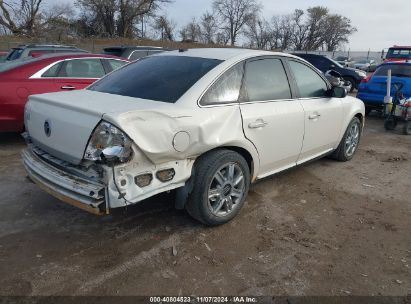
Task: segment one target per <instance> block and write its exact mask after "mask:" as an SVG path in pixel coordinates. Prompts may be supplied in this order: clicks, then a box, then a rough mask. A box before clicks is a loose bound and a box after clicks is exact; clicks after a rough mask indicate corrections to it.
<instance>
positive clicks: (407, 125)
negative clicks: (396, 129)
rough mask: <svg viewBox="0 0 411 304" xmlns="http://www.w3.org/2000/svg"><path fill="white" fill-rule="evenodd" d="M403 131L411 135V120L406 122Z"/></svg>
mask: <svg viewBox="0 0 411 304" xmlns="http://www.w3.org/2000/svg"><path fill="white" fill-rule="evenodd" d="M403 132H404V134H405V135H411V120H408V121H406V122H405V124H404V129H403Z"/></svg>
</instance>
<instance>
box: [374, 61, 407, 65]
mask: <svg viewBox="0 0 411 304" xmlns="http://www.w3.org/2000/svg"><path fill="white" fill-rule="evenodd" d="M385 65H406V66H411V60H402V61H388V62H384V63H382V64H381V65H380V66H385Z"/></svg>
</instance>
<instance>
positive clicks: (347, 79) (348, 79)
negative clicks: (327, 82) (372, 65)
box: [343, 77, 357, 93]
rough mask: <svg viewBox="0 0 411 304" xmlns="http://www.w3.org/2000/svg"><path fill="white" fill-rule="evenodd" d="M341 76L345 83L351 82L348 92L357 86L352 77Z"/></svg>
mask: <svg viewBox="0 0 411 304" xmlns="http://www.w3.org/2000/svg"><path fill="white" fill-rule="evenodd" d="M343 78H344V80H345V81H346V82H347V83H350V84H351V90H350V93H352V92H354V89H356V88H357V84H356V82H355V79H354V78H352V77H343Z"/></svg>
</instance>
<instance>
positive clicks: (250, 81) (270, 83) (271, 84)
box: [244, 58, 291, 101]
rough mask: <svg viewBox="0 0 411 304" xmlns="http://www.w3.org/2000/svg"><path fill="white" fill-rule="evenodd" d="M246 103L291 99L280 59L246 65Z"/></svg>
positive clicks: (263, 60) (261, 60) (258, 61)
mask: <svg viewBox="0 0 411 304" xmlns="http://www.w3.org/2000/svg"><path fill="white" fill-rule="evenodd" d="M244 91H245V95H246V96H245V100H246V101H267V100H279V99H290V98H291V89H290V85H289V83H288V79H287V75H286V73H285V70H284V67H283V64H282V62H281V60H280V59H271V58H270V59H260V60H254V61H250V62H248V63H247V65H246V73H245V79H244Z"/></svg>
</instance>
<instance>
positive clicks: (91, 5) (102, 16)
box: [76, 0, 117, 37]
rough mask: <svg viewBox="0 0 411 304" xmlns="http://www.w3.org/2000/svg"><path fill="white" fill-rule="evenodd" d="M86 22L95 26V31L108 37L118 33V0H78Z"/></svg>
mask: <svg viewBox="0 0 411 304" xmlns="http://www.w3.org/2000/svg"><path fill="white" fill-rule="evenodd" d="M76 4H77V6H78V7H79V8H80V10H81V12H82V18H83V20H84V21H85V22H86V23H89V24H90V25H91V26H93V27H94V30H95V32H97V33H99V34H100V35H101V34H103V35H105V36H108V37H113V36H114V35H115V33H116V19H115V16H116V12H117V3H116V0H77V2H76Z"/></svg>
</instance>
